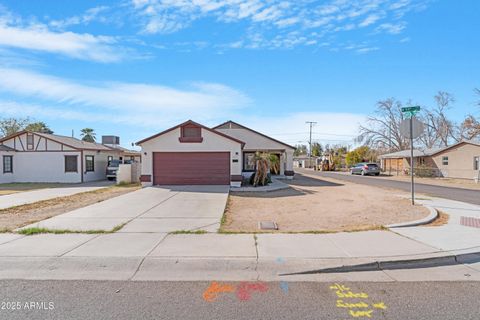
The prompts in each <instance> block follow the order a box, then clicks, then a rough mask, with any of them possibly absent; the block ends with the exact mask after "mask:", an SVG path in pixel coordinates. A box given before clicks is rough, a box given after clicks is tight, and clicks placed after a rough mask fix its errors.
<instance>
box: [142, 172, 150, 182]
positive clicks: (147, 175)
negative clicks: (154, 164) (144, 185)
mask: <svg viewBox="0 0 480 320" xmlns="http://www.w3.org/2000/svg"><path fill="white" fill-rule="evenodd" d="M140 182H152V176H151V175H149V174H142V175H141V176H140Z"/></svg>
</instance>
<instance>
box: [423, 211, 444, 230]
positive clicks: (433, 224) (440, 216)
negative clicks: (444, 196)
mask: <svg viewBox="0 0 480 320" xmlns="http://www.w3.org/2000/svg"><path fill="white" fill-rule="evenodd" d="M448 220H450V215H448V214H447V213H445V212H443V211H440V210H438V216H437V218H436V219H435V220H433V221H432V222H430V223H427V224H425V225H423V226H422V227H439V226H443V225H446V224H447V223H448Z"/></svg>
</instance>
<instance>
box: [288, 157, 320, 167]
mask: <svg viewBox="0 0 480 320" xmlns="http://www.w3.org/2000/svg"><path fill="white" fill-rule="evenodd" d="M319 160H321V159H320V158H319V157H309V156H298V157H293V167H295V168H313V167H314V166H316V165H317V163H318V161H319Z"/></svg>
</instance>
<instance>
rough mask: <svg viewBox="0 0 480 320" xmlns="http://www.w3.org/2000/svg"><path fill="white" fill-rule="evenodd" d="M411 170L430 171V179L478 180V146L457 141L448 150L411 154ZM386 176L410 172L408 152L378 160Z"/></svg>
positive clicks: (438, 149) (479, 162)
mask: <svg viewBox="0 0 480 320" xmlns="http://www.w3.org/2000/svg"><path fill="white" fill-rule="evenodd" d="M413 158H414V161H415V167H417V168H424V170H431V175H433V176H437V177H445V178H458V179H475V178H478V177H479V169H480V168H479V166H480V143H479V142H474V141H461V142H458V143H455V144H453V145H451V146H449V147H444V148H436V149H427V150H414V153H413ZM380 161H381V167H382V169H383V170H384V171H386V172H391V173H396V174H402V173H408V172H409V171H410V150H403V151H398V152H394V153H389V154H384V155H381V156H380Z"/></svg>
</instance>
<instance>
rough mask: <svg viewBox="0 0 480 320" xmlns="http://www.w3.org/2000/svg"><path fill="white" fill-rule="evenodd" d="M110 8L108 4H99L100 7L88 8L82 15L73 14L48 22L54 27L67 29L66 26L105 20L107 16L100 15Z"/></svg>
mask: <svg viewBox="0 0 480 320" xmlns="http://www.w3.org/2000/svg"><path fill="white" fill-rule="evenodd" d="M108 9H109V7H107V6H98V7H94V8H90V9H88V10H87V11H85V13H84V14H82V15H78V16H73V17H69V18H66V19H60V20H51V21H50V22H49V23H48V24H49V25H50V26H52V27H54V28H59V29H65V28H66V27H69V26H72V25H78V24H84V25H86V24H89V23H91V22H92V21H95V20H99V21H101V22H105V21H106V18H105V17H102V16H100V14H101V13H104V12H105V11H106V10H108Z"/></svg>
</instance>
